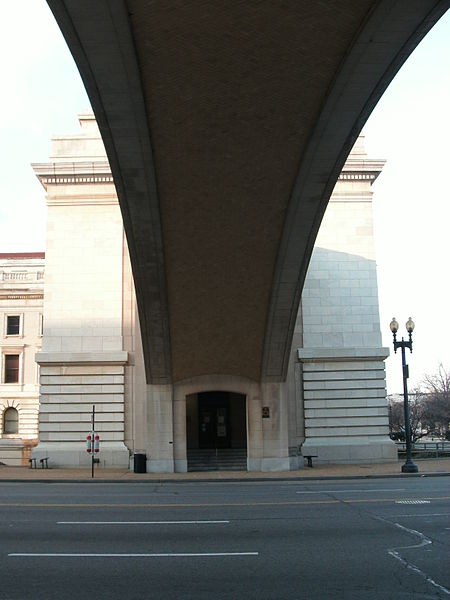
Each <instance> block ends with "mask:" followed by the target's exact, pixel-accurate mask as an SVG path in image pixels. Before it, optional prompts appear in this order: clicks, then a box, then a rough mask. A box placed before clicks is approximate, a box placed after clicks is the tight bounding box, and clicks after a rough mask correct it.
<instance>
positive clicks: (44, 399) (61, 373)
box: [33, 351, 129, 467]
mask: <svg viewBox="0 0 450 600" xmlns="http://www.w3.org/2000/svg"><path fill="white" fill-rule="evenodd" d="M127 360H128V353H127V352H123V351H122V352H120V351H119V352H111V353H106V352H105V353H87V352H86V353H82V352H80V353H69V352H67V353H63V352H55V353H51V352H40V353H38V354H36V361H37V362H38V364H39V365H40V367H41V368H40V381H41V397H40V402H41V405H40V418H39V445H38V446H37V447H36V449H35V450H34V451H33V456H34V457H36V458H42V457H44V456H48V457H49V458H50V464H52V465H54V466H60V467H64V466H68V467H80V466H89V465H90V464H91V457H90V455H89V454H88V453H87V452H86V436H87V434H88V433H90V431H91V430H92V425H91V415H92V407H93V406H94V405H95V431H96V432H97V433H98V434H99V435H100V454H99V458H100V464H101V465H102V466H104V467H128V465H129V451H128V448H127V447H126V446H125V444H124V369H125V364H126V363H127Z"/></svg>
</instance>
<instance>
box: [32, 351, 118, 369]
mask: <svg viewBox="0 0 450 600" xmlns="http://www.w3.org/2000/svg"><path fill="white" fill-rule="evenodd" d="M35 360H36V362H37V363H38V365H41V366H43V365H44V366H47V365H48V366H54V365H90V364H96V365H125V364H127V363H128V352H126V351H124V350H121V351H118V352H38V353H37V354H36V356H35Z"/></svg>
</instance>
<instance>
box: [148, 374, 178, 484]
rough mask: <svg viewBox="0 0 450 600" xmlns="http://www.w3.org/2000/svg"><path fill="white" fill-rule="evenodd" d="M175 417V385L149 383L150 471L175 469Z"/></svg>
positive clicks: (169, 471) (158, 471) (170, 470)
mask: <svg viewBox="0 0 450 600" xmlns="http://www.w3.org/2000/svg"><path fill="white" fill-rule="evenodd" d="M173 418H174V411H173V386H172V385H170V384H169V385H148V386H147V432H148V446H147V451H146V453H147V471H148V472H150V473H173V472H174V470H175V464H174V427H173ZM185 427H186V420H185Z"/></svg>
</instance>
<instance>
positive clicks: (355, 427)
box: [298, 348, 397, 464]
mask: <svg viewBox="0 0 450 600" xmlns="http://www.w3.org/2000/svg"><path fill="white" fill-rule="evenodd" d="M388 354H389V350H388V349H387V348H340V349H339V348H332V349H331V348H328V349H326V348H320V349H315V350H314V349H310V348H308V349H307V348H301V349H299V350H298V357H299V360H300V361H301V362H302V363H303V389H304V398H305V400H304V402H305V441H304V443H303V445H302V454H303V456H306V455H308V454H309V455H313V456H317V461H318V462H321V463H353V464H355V463H368V462H383V461H392V460H395V459H396V458H397V449H396V446H395V444H394V443H393V442H392V440H390V439H389V436H388V434H389V422H388V412H387V405H386V382H385V369H384V362H383V361H384V359H385V358H386V357H387V356H388Z"/></svg>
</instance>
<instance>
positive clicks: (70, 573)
mask: <svg viewBox="0 0 450 600" xmlns="http://www.w3.org/2000/svg"><path fill="white" fill-rule="evenodd" d="M449 516H450V478H449V477H430V478H428V477H426V478H425V477H423V478H400V477H399V478H393V479H369V480H345V481H343V480H340V481H320V482H317V481H316V482H312V481H301V482H299V481H274V482H248V481H247V482H234V483H229V482H228V483H226V482H222V483H221V482H211V483H167V484H164V483H163V484H155V483H129V482H127V483H117V484H111V483H108V484H106V483H100V482H87V483H37V482H28V483H6V482H4V483H0V600H19V599H21V600H22V599H24V600H41V599H42V600H50V599H53V598H55V599H56V598H58V599H61V600H65V599H75V598H76V599H79V598H92V599H94V600H97V599H99V600H103V599H108V600H113V599H116V598H117V599H119V598H120V599H121V600H126V599H130V600H134V599H150V598H151V599H153V598H154V599H164V600H165V599H171V600H172V599H179V598H180V599H185V598H192V599H195V600H199V599H208V600H215V599H222V598H227V599H229V598H230V599H235V598H236V599H245V600H247V599H249V600H250V599H253V598H255V599H261V600H265V599H267V600H268V599H271V600H282V599H287V598H289V599H302V600H303V599H305V600H310V599H311V600H316V599H317V600H323V599H328V598H333V599H334V600H340V599H353V598H354V599H358V600H361V599H365V598H370V599H372V598H373V599H375V598H376V599H389V600H391V599H395V600H399V599H400V600H401V599H408V600H409V599H415V598H420V599H428V598H430V599H431V598H433V599H436V598H445V599H450V551H449V550H450V548H449V546H450V519H449Z"/></svg>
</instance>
